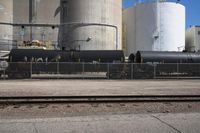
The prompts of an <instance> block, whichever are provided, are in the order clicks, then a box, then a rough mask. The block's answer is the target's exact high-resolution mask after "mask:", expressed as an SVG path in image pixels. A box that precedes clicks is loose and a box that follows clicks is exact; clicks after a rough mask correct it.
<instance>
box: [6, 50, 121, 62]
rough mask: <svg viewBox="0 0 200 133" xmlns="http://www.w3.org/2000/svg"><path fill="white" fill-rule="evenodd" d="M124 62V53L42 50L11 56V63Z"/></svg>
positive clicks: (22, 51)
mask: <svg viewBox="0 0 200 133" xmlns="http://www.w3.org/2000/svg"><path fill="white" fill-rule="evenodd" d="M33 59H34V62H37V60H38V61H41V62H56V61H59V62H93V61H97V62H101V63H113V62H124V60H125V57H124V52H123V51H112V50H106V51H95V50H91V51H57V50H42V49H13V50H11V52H10V55H9V62H32V61H33Z"/></svg>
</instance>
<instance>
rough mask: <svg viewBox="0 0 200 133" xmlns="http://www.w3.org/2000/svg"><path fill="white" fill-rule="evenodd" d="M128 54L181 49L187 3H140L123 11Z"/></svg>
mask: <svg viewBox="0 0 200 133" xmlns="http://www.w3.org/2000/svg"><path fill="white" fill-rule="evenodd" d="M123 21H124V22H123V23H124V25H125V28H126V30H125V31H126V33H125V35H126V37H125V39H126V54H127V55H129V54H130V53H135V52H137V51H138V50H144V51H179V50H180V48H181V47H184V46H185V7H184V6H183V5H181V4H177V3H173V2H158V3H156V2H150V3H141V4H137V5H135V6H133V7H130V8H127V9H125V10H124V12H123Z"/></svg>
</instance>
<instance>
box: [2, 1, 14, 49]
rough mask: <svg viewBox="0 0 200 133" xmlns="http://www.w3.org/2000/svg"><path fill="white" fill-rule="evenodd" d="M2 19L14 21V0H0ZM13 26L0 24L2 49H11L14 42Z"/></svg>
mask: <svg viewBox="0 0 200 133" xmlns="http://www.w3.org/2000/svg"><path fill="white" fill-rule="evenodd" d="M0 21H1V22H4V23H6V22H8V23H12V22H13V0H0ZM12 30H13V28H12V26H8V25H0V50H10V49H11V48H12V44H13V41H12V40H13V32H12Z"/></svg>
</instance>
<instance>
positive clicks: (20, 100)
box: [0, 95, 200, 104]
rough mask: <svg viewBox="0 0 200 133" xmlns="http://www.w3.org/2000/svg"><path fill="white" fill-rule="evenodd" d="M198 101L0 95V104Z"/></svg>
mask: <svg viewBox="0 0 200 133" xmlns="http://www.w3.org/2000/svg"><path fill="white" fill-rule="evenodd" d="M126 102H200V95H142V96H141V95H123V96H122V95H115V96H113V95H109V96H30V97H16V96H15V97H0V104H34V103H126Z"/></svg>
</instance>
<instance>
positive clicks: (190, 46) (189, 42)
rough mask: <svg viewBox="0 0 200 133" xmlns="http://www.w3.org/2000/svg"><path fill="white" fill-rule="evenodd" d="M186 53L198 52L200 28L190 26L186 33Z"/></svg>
mask: <svg viewBox="0 0 200 133" xmlns="http://www.w3.org/2000/svg"><path fill="white" fill-rule="evenodd" d="M185 50H186V51H190V52H194V51H196V52H197V51H200V26H192V27H190V28H189V29H187V31H186V46H185Z"/></svg>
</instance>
